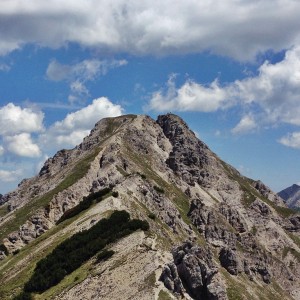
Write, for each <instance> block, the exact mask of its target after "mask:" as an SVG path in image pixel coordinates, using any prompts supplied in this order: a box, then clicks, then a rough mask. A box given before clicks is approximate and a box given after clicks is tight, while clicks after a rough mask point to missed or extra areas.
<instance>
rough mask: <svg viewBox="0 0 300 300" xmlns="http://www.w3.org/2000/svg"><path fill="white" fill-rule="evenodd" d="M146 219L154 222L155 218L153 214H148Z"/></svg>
mask: <svg viewBox="0 0 300 300" xmlns="http://www.w3.org/2000/svg"><path fill="white" fill-rule="evenodd" d="M148 218H150V219H152V220H155V218H156V216H155V214H154V213H149V214H148Z"/></svg>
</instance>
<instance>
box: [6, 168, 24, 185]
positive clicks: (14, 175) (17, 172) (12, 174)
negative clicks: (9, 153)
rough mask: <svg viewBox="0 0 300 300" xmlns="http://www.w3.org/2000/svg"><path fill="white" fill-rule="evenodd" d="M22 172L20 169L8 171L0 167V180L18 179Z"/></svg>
mask: <svg viewBox="0 0 300 300" xmlns="http://www.w3.org/2000/svg"><path fill="white" fill-rule="evenodd" d="M22 173H23V172H22V170H14V171H9V170H1V169H0V182H1V181H2V182H13V181H16V180H19V178H20V176H22Z"/></svg>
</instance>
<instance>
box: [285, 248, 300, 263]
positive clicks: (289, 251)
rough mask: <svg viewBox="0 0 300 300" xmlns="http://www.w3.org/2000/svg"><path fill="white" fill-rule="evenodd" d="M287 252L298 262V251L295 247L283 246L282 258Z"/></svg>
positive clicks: (299, 255)
mask: <svg viewBox="0 0 300 300" xmlns="http://www.w3.org/2000/svg"><path fill="white" fill-rule="evenodd" d="M288 253H291V254H292V255H293V256H294V257H295V258H296V259H297V260H298V262H299V263H300V253H299V252H298V251H297V250H296V249H294V248H291V247H284V248H283V251H282V258H285V257H286V256H287V255H288Z"/></svg>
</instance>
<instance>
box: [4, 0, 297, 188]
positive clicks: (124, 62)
mask: <svg viewBox="0 0 300 300" xmlns="http://www.w3.org/2000/svg"><path fill="white" fill-rule="evenodd" d="M0 7H1V9H0V193H1V194H5V193H7V192H9V191H11V190H14V189H15V188H16V187H17V185H18V183H19V182H20V181H21V180H22V179H23V178H28V177H32V176H34V175H35V174H37V173H38V171H39V170H40V168H41V167H42V165H43V163H44V162H45V160H46V159H47V158H49V157H51V156H53V155H54V154H55V153H56V151H58V150H60V149H63V148H66V149H71V148H73V147H74V146H75V145H77V144H79V143H80V142H81V141H82V139H83V137H85V136H86V135H88V134H89V132H90V130H91V129H92V128H93V126H94V124H95V123H96V122H97V121H98V120H100V119H102V118H104V117H113V116H118V115H121V114H129V113H130V114H147V115H150V116H151V117H153V118H154V119H156V118H157V116H158V115H159V114H163V113H167V112H172V113H175V114H178V115H179V116H181V117H182V118H183V119H184V120H185V121H186V122H187V124H188V125H189V127H190V128H191V129H192V130H193V131H194V132H195V133H196V134H197V136H198V137H199V138H200V139H201V140H202V141H204V142H205V143H206V144H207V145H208V146H209V147H210V148H211V150H212V151H214V152H215V153H216V154H217V155H218V156H219V157H220V158H221V159H223V160H224V161H226V162H228V163H230V164H231V165H233V166H234V167H235V168H237V169H238V170H239V171H240V172H241V173H242V174H243V175H245V176H247V177H250V178H253V179H256V180H258V179H259V180H262V181H263V182H264V183H265V184H266V185H268V186H269V187H270V188H271V189H273V190H274V191H275V192H278V191H280V190H282V189H284V188H286V187H288V186H290V185H292V184H293V183H299V182H300V171H299V170H300V18H299V15H300V2H299V1H298V0H253V1H243V0H227V1H219V0H214V1H211V0H202V1H197V0H185V1H179V0H172V1H170V0H164V1H157V0H151V1H149V0H143V1H138V0H126V1H124V0H114V1H109V0H76V1H71V0H66V1H60V0H48V1H39V0H26V1H23V0H0Z"/></svg>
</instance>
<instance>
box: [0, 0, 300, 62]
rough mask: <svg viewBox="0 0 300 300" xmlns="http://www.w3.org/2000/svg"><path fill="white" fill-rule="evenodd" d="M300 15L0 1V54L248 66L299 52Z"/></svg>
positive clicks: (152, 4) (257, 7) (293, 5)
mask: <svg viewBox="0 0 300 300" xmlns="http://www.w3.org/2000/svg"><path fill="white" fill-rule="evenodd" d="M299 15H300V3H299V2H298V1H294V0H277V1H273V0H264V1H251V2H249V1H235V0H228V1H223V2H216V1H212V0H206V1H195V0H186V1H175V2H174V1H171V0H165V1H158V0H151V1H150V0H145V1H132V0H126V1H125V0H116V1H113V2H112V1H109V0H77V1H70V0H69V1H59V0H49V1H46V2H45V1H39V0H29V1H21V0H10V1H2V3H1V12H0V20H1V21H0V36H1V41H0V54H2V55H3V54H7V53H9V52H11V51H13V50H14V49H18V48H20V47H23V45H26V44H29V43H30V44H35V45H39V46H41V47H51V48H58V47H62V46H65V45H67V44H68V43H70V42H72V43H79V44H80V45H82V46H84V47H90V48H92V49H97V50H101V51H105V50H110V51H114V52H122V53H124V52H127V53H131V54H142V55H148V54H151V55H153V54H154V55H166V54H174V53H178V54H186V53H196V52H202V51H210V52H213V53H216V54H221V55H227V56H231V57H233V58H235V59H240V60H244V59H253V58H254V57H255V56H256V55H257V53H260V52H265V51H266V50H268V49H273V50H275V51H276V50H281V49H286V48H289V47H291V46H293V45H296V44H298V43H299V40H300V33H299V27H300V18H299ZM45 32H47V34H45Z"/></svg>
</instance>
